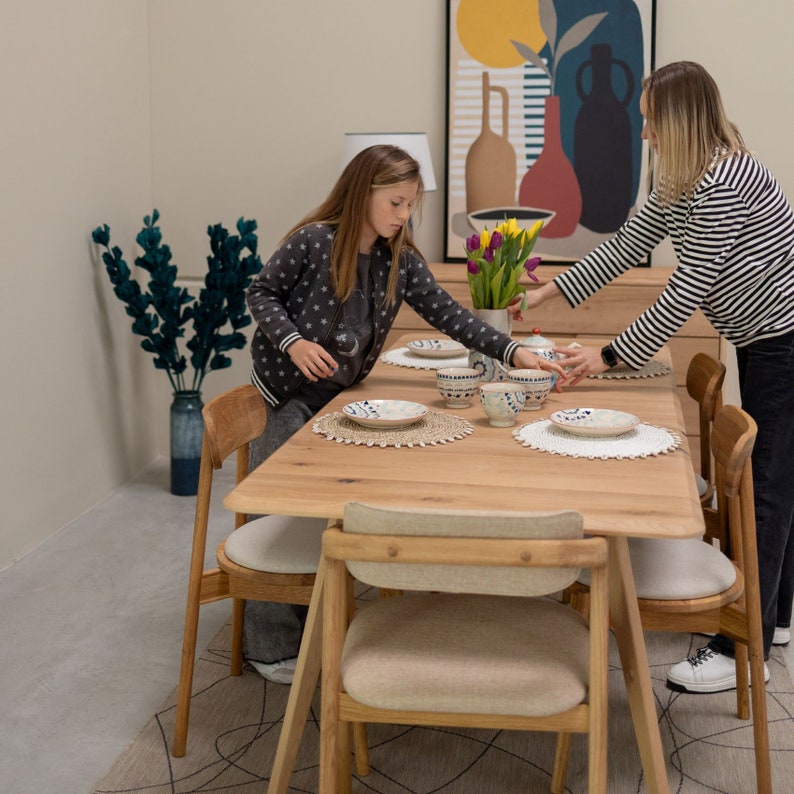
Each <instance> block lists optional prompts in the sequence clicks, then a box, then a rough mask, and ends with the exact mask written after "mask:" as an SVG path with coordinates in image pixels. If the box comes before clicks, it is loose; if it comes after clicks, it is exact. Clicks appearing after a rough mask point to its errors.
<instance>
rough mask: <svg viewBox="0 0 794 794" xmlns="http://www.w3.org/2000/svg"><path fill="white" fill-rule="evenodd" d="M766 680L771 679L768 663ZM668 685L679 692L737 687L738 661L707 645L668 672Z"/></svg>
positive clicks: (719, 690) (720, 690) (714, 690)
mask: <svg viewBox="0 0 794 794" xmlns="http://www.w3.org/2000/svg"><path fill="white" fill-rule="evenodd" d="M764 681H769V668H768V667H767V666H766V665H764ZM667 685H668V686H669V687H670V688H671V689H674V690H676V691H678V692H697V693H701V692H723V691H725V690H726V689H736V662H735V660H734V659H733V658H731V657H730V656H725V654H722V653H718V652H717V651H715V650H712V649H711V648H709V647H708V646H706V647H705V648H701V649H700V650H698V651H697V652H696V653H694V654H693V655H692V656H689V657H687V658H686V659H684V661H683V662H679V663H678V664H675V665H673V666H672V667H671V668H670V671H669V672H668V673H667Z"/></svg>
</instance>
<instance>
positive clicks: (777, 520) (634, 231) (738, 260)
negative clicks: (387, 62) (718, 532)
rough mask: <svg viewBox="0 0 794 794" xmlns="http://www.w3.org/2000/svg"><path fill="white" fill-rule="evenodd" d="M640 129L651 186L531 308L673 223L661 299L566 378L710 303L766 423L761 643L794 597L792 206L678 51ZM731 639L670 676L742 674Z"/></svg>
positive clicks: (641, 253)
mask: <svg viewBox="0 0 794 794" xmlns="http://www.w3.org/2000/svg"><path fill="white" fill-rule="evenodd" d="M640 112H641V113H642V115H643V117H644V118H645V125H644V129H643V131H642V137H643V138H644V139H647V140H648V141H649V142H650V145H651V148H652V157H653V160H654V167H653V170H652V177H651V187H652V190H651V193H650V196H649V198H648V200H647V202H646V203H645V205H644V206H643V207H642V209H641V210H640V211H639V212H638V213H637V214H636V215H635V216H634V217H632V218H631V219H629V220H628V221H627V222H626V223H625V224H624V225H623V226H622V227H621V228H620V229H619V230H618V232H617V234H616V236H615V237H614V238H613V239H611V240H609V241H607V242H605V243H603V244H602V245H600V246H599V247H598V248H596V249H595V250H594V251H592V252H591V253H590V254H588V255H587V256H586V257H585V258H584V259H582V260H581V261H580V262H578V263H576V264H575V265H573V266H572V267H571V268H569V269H568V270H567V271H565V272H564V273H562V274H561V275H559V276H558V277H557V278H555V279H554V281H552V282H550V283H548V284H546V285H544V286H543V287H541V288H540V289H537V290H533V291H532V292H530V293H529V294H528V295H527V303H528V305H529V307H530V308H532V307H534V306H537V305H539V304H540V303H542V302H543V301H545V300H548V299H551V298H556V297H564V298H565V299H566V300H567V301H568V303H569V304H570V305H571V306H577V305H579V304H580V303H582V302H583V301H584V300H586V299H587V298H588V297H590V296H591V295H592V294H594V293H595V292H597V291H598V290H599V289H600V288H601V287H603V286H604V285H605V284H607V283H608V282H610V281H612V279H614V278H616V277H617V276H619V275H620V274H621V273H623V272H625V271H626V270H628V269H629V268H630V267H632V266H633V265H635V264H637V263H638V262H639V261H641V260H642V259H643V258H644V257H645V256H646V255H647V254H648V253H650V252H651V251H652V250H653V248H655V247H656V245H657V244H658V243H659V242H661V240H662V239H663V238H664V237H666V236H668V235H669V236H670V238H671V240H672V243H673V247H674V249H675V253H676V257H677V259H678V265H677V267H676V268H675V270H674V271H673V273H672V275H671V276H670V280H669V283H668V285H667V286H666V288H665V289H664V291H663V292H662V293H661V295H660V296H659V298H658V300H657V301H656V303H654V304H653V305H652V306H651V307H649V308H648V309H647V310H646V311H645V312H643V313H642V314H641V315H640V316H639V317H638V318H637V319H636V320H635V321H634V322H633V323H632V324H631V325H630V326H629V327H628V328H627V329H626V330H625V331H623V333H621V334H620V335H618V336H617V337H616V338H615V339H614V340H613V341H612V342H611V343H610V344H608V345H606V346H605V347H604V348H602V349H600V350H599V349H596V348H582V349H580V350H577V351H576V352H575V353H570V351H569V350H564V349H561V350H560V351H559V352H561V353H564V354H565V353H567V354H569V355H568V356H567V358H566V361H565V362H564V363H565V365H566V367H568V368H569V383H571V384H576V383H579V382H580V381H581V380H582V379H583V378H586V377H587V376H588V375H593V374H597V373H599V372H604V371H605V370H607V369H609V368H610V367H613V366H615V365H616V364H617V363H618V362H621V361H622V362H625V363H626V364H628V365H629V366H630V367H632V368H635V369H637V368H639V367H641V366H642V365H643V364H645V363H646V362H647V361H648V360H649V359H650V358H651V357H652V356H653V354H654V353H656V351H658V350H659V348H660V347H661V346H662V345H663V344H664V343H665V342H667V340H668V339H670V337H671V336H672V335H673V334H674V333H675V332H676V331H677V330H678V329H679V328H680V327H681V326H682V325H683V324H684V323H685V322H686V321H687V319H688V318H689V317H690V316H691V315H692V313H693V312H694V311H695V310H696V309H698V308H699V309H701V310H702V311H703V314H704V315H705V316H706V317H707V318H708V320H709V321H710V322H711V324H712V325H713V326H714V328H715V329H716V330H717V331H719V332H720V334H722V335H723V336H724V337H725V338H726V339H727V340H728V341H729V342H732V343H733V344H734V345H735V346H736V349H737V361H738V371H739V387H740V391H741V400H742V408H744V410H746V411H747V412H748V413H749V414H750V415H751V416H752V417H753V419H754V420H755V421H756V423H757V424H758V437H757V440H756V444H755V448H754V450H753V482H754V486H755V512H756V528H757V534H758V565H759V577H760V586H761V611H762V620H763V625H764V654H765V657H768V655H769V649H770V646H771V645H772V643H773V642H774V643H775V644H780V645H782V644H786V643H787V642H788V640H789V627H790V622H791V610H792V597H793V596H794V535H792V516H794V488H792V483H793V482H794V456H792V455H791V452H790V450H791V449H793V448H794V218H793V217H792V211H791V206H790V205H789V203H788V201H787V200H786V197H785V196H784V195H783V192H782V191H781V189H780V186H779V185H778V183H777V182H776V181H775V179H774V177H773V176H772V175H771V174H770V173H769V171H767V170H766V168H764V166H763V165H761V163H760V162H759V161H758V160H756V159H755V158H754V157H753V156H752V155H751V154H750V153H749V152H748V150H747V148H746V147H745V144H744V141H743V140H742V137H741V135H740V134H739V131H738V130H737V128H736V127H735V126H734V125H733V124H732V123H730V122H729V121H728V119H727V118H726V116H725V111H724V110H723V106H722V100H721V98H720V93H719V89H718V88H717V85H716V83H715V82H714V80H713V79H712V77H711V76H710V75H709V74H708V72H706V70H705V69H704V68H703V67H702V66H700V65H698V64H696V63H691V62H688V61H682V62H678V63H671V64H669V65H667V66H663V67H661V68H660V69H657V70H656V71H654V72H653V73H652V74H651V75H650V76H649V77H647V78H646V79H645V80H644V82H643V91H642V95H641V97H640ZM735 667H736V666H735V663H734V660H733V644H732V642H731V641H730V640H728V639H727V638H726V637H723V636H721V635H716V636H715V637H714V638H713V639H712V640H711V641H710V642H709V644H708V645H707V646H706V647H704V648H701V649H700V650H699V651H697V653H695V654H694V655H693V656H691V657H689V658H688V659H686V660H685V661H683V662H680V663H679V664H676V665H675V666H674V667H672V668H671V670H670V671H669V673H668V683H669V684H670V686H671V687H673V688H677V689H683V690H685V691H689V692H718V691H721V690H724V689H731V688H734V687H735V686H736V669H735Z"/></svg>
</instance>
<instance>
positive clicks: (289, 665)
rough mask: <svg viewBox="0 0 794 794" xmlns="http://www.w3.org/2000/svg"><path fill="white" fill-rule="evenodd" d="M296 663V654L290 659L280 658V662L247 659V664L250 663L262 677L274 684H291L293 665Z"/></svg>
mask: <svg viewBox="0 0 794 794" xmlns="http://www.w3.org/2000/svg"><path fill="white" fill-rule="evenodd" d="M297 663H298V657H297V656H295V657H293V658H292V659H282V660H281V661H280V662H273V663H272V664H264V663H263V662H252V661H251V660H248V664H250V665H251V667H253V668H254V670H256V671H257V673H259V675H261V676H262V678H266V679H267V680H268V681H272V682H273V683H274V684H291V683H292V679H293V678H294V676H295V666H296V665H297Z"/></svg>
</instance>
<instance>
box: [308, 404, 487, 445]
mask: <svg viewBox="0 0 794 794" xmlns="http://www.w3.org/2000/svg"><path fill="white" fill-rule="evenodd" d="M312 430H313V431H314V432H315V433H317V434H319V435H321V436H325V437H326V438H327V439H328V440H329V441H336V442H337V444H355V445H357V446H366V447H428V446H435V445H436V444H449V443H451V442H453V441H458V440H459V439H462V438H465V437H466V436H468V435H471V434H472V433H473V432H474V428H473V427H472V425H471V424H470V423H469V422H467V421H466V420H465V419H462V418H461V417H459V416H455V415H453V414H442V413H440V412H439V411H430V412H428V414H427V415H426V416H424V417H423V418H422V419H420V420H419V421H418V422H414V424H412V425H408V427H384V428H374V427H363V426H362V425H359V424H357V423H356V422H354V421H353V420H352V419H348V418H347V417H346V416H345V415H344V414H340V413H331V414H324V415H323V416H321V417H319V418H317V419H315V421H314V424H313V425H312Z"/></svg>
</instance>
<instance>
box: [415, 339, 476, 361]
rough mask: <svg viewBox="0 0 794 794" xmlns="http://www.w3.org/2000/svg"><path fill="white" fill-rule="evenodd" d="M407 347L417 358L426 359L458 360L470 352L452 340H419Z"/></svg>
mask: <svg viewBox="0 0 794 794" xmlns="http://www.w3.org/2000/svg"><path fill="white" fill-rule="evenodd" d="M406 347H407V348H408V349H409V350H410V351H411V352H412V353H416V355H417V356H424V357H425V358H456V357H457V356H462V355H463V354H464V353H466V352H468V348H467V347H466V346H465V345H462V344H461V343H460V342H455V341H453V340H452V339H417V340H416V341H415V342H409V343H408V344H407V345H406Z"/></svg>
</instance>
